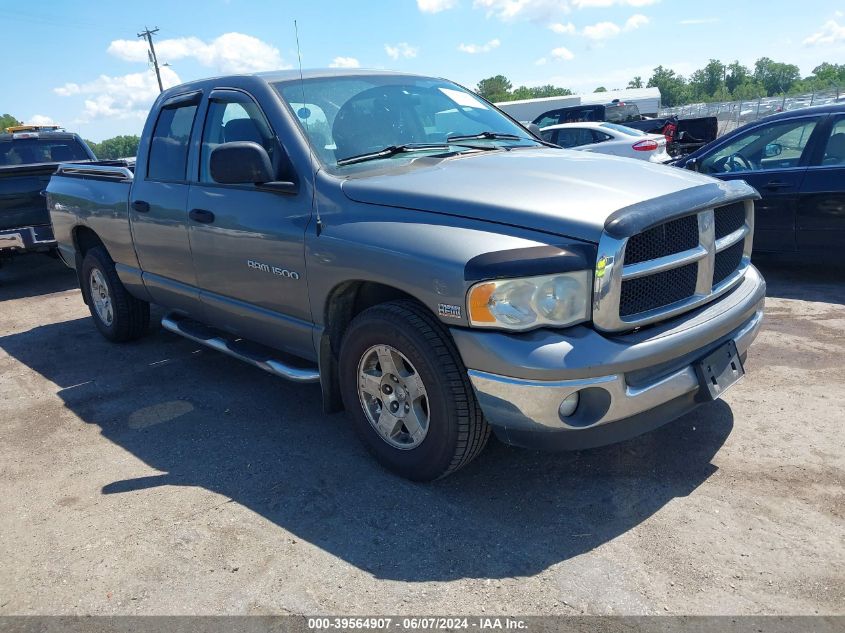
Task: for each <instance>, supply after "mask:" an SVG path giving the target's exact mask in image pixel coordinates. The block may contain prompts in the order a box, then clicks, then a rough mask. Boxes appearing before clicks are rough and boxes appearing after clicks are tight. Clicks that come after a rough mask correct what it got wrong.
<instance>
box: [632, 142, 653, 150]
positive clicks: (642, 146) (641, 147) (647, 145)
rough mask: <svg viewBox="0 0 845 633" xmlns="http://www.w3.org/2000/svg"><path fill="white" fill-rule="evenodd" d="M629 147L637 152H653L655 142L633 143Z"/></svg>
mask: <svg viewBox="0 0 845 633" xmlns="http://www.w3.org/2000/svg"><path fill="white" fill-rule="evenodd" d="M631 147H633V148H634V149H635V150H637V151H638V152H653V151H655V150H656V149H657V141H651V140H646V141H639V142H638V143H634V144H633V145H632V146H631Z"/></svg>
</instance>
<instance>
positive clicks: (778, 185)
mask: <svg viewBox="0 0 845 633" xmlns="http://www.w3.org/2000/svg"><path fill="white" fill-rule="evenodd" d="M791 186H792V183H790V182H781V181H780V180H770V181H769V182H767V183H766V184H765V185H763V187H764V188H766V189H786V188H787V187H791Z"/></svg>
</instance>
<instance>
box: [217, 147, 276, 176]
mask: <svg viewBox="0 0 845 633" xmlns="http://www.w3.org/2000/svg"><path fill="white" fill-rule="evenodd" d="M211 177H212V178H213V179H214V181H215V182H219V183H221V184H224V185H241V184H260V183H265V182H270V181H271V180H273V164H272V163H271V162H270V156H269V155H268V154H267V150H265V149H264V148H263V147H261V146H260V145H259V144H258V143H253V142H252V141H235V142H233V143H223V144H222V145H218V146H217V147H215V148H214V149H213V150H211Z"/></svg>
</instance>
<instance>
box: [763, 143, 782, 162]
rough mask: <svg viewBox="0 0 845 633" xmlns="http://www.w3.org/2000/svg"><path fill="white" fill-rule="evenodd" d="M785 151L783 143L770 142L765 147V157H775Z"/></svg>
mask: <svg viewBox="0 0 845 633" xmlns="http://www.w3.org/2000/svg"><path fill="white" fill-rule="evenodd" d="M782 153H783V145H781V144H780V143H769V144H768V145H766V147H764V148H763V158H774V157H775V156H780V155H781V154H782Z"/></svg>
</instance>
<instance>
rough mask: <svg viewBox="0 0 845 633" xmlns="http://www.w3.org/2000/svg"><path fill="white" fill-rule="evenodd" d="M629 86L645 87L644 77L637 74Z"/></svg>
mask: <svg viewBox="0 0 845 633" xmlns="http://www.w3.org/2000/svg"><path fill="white" fill-rule="evenodd" d="M628 87H629V88H642V87H643V78H642V77H640V76H639V75H637V76H636V77H634V78H633V79H632V80H631V81H629V82H628Z"/></svg>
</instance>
